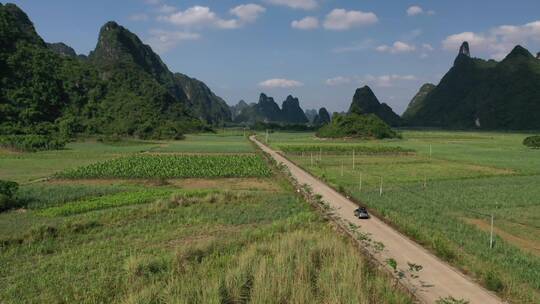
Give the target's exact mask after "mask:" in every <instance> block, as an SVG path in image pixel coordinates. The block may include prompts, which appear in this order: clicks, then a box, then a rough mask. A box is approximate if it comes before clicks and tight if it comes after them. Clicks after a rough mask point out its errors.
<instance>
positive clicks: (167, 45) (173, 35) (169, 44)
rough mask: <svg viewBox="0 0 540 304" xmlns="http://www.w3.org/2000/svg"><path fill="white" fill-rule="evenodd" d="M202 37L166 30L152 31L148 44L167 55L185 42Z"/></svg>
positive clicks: (195, 34)
mask: <svg viewBox="0 0 540 304" xmlns="http://www.w3.org/2000/svg"><path fill="white" fill-rule="evenodd" d="M200 37H201V36H200V35H199V34H197V33H191V32H176V31H165V30H159V29H155V30H150V37H149V39H148V44H150V45H151V46H152V48H153V49H154V50H155V51H156V52H158V53H166V52H167V51H170V50H172V49H174V48H175V47H176V46H177V45H178V44H180V43H181V42H183V41H189V40H197V39H199V38H200Z"/></svg>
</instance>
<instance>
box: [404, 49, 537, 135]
mask: <svg viewBox="0 0 540 304" xmlns="http://www.w3.org/2000/svg"><path fill="white" fill-rule="evenodd" d="M539 59H540V53H539V54H537V56H536V57H535V56H533V55H532V54H531V53H530V52H529V51H528V50H526V49H525V48H523V47H521V46H516V47H515V48H514V49H513V50H512V51H511V52H510V54H508V55H507V56H506V58H504V59H503V60H502V61H500V62H497V61H495V60H487V61H486V60H483V59H478V58H472V57H471V55H470V49H469V44H468V43H467V42H465V43H463V45H462V46H461V48H460V50H459V54H458V56H457V58H456V60H455V62H454V66H453V67H452V68H451V69H450V71H449V72H448V73H447V74H446V75H445V76H444V77H443V78H442V80H441V82H440V83H439V84H438V85H436V86H435V85H432V84H426V85H424V86H422V88H421V89H420V91H419V93H418V94H417V95H416V96H415V97H414V98H413V100H412V101H411V103H410V104H409V107H408V108H407V110H406V111H405V113H404V114H403V119H404V121H405V123H406V125H407V126H419V127H438V128H462V129H491V130H497V129H500V130H539V129H540V60H539Z"/></svg>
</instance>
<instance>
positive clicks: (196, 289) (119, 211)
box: [0, 134, 412, 303]
mask: <svg viewBox="0 0 540 304" xmlns="http://www.w3.org/2000/svg"><path fill="white" fill-rule="evenodd" d="M202 137H205V140H207V141H208V142H210V143H213V145H210V146H206V145H204V144H202V141H200V140H201V138H202ZM230 146H236V147H242V146H243V147H245V148H241V149H239V153H231V150H229V149H230ZM160 149H169V150H168V151H158V150H160ZM254 151H255V150H254V149H253V148H252V146H251V145H250V143H249V142H248V141H247V140H246V139H245V138H244V137H243V136H238V135H231V134H226V135H224V134H217V135H197V136H188V137H187V139H186V140H185V141H177V142H174V141H171V142H147V141H127V142H121V143H102V142H95V141H83V142H74V143H70V144H68V147H67V149H66V150H61V151H48V152H38V153H19V152H17V153H15V152H10V151H2V154H1V158H0V164H1V165H2V166H3V165H6V166H5V167H6V168H8V170H7V171H4V170H2V172H1V173H0V174H2V176H1V177H0V178H1V179H10V180H17V181H21V182H24V183H23V184H22V185H21V187H20V189H19V191H18V192H17V194H16V197H17V201H18V202H19V203H20V206H19V207H18V208H17V209H14V210H11V211H7V212H3V213H0V278H1V279H0V282H1V285H2V288H1V289H0V302H2V303H21V302H22V303H58V302H66V303H178V302H181V303H244V302H253V303H283V302H296V303H412V299H411V298H410V296H409V295H407V294H405V293H403V292H401V291H399V290H397V289H396V288H395V286H394V282H393V280H391V279H390V278H389V277H388V276H387V275H386V274H383V273H381V272H380V271H379V270H377V269H376V268H375V267H374V266H373V265H371V264H370V263H368V261H367V259H366V258H365V257H364V256H362V255H361V254H360V253H359V251H358V250H357V248H356V245H355V244H354V243H353V242H352V241H351V240H350V239H348V238H346V237H345V236H341V235H339V234H336V231H335V229H334V228H333V227H332V226H331V225H330V224H329V223H328V222H327V221H326V220H325V219H323V218H322V216H320V215H319V214H318V213H317V212H316V211H314V210H313V209H312V207H311V206H310V205H309V204H308V203H307V202H305V201H304V200H303V198H301V197H300V196H297V194H296V193H295V191H293V189H292V187H291V186H290V185H289V184H288V182H287V181H286V179H285V178H284V177H282V176H281V175H280V174H279V173H277V172H275V171H274V170H273V169H272V168H271V167H270V166H269V165H268V164H267V162H266V161H265V160H264V159H263V157H262V156H261V155H259V154H257V153H254ZM62 160H65V162H62ZM40 166H41V167H40ZM2 168H4V167H2ZM32 168H37V170H36V171H32ZM186 172H187V173H186ZM224 172H225V173H224ZM42 178H47V179H44V180H37V179H42ZM36 180H37V181H36ZM28 181H32V182H30V183H28ZM74 282H76V283H74Z"/></svg>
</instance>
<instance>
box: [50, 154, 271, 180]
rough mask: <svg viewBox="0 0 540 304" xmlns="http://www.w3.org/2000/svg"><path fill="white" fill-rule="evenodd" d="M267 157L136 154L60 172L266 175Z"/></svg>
mask: <svg viewBox="0 0 540 304" xmlns="http://www.w3.org/2000/svg"><path fill="white" fill-rule="evenodd" d="M270 173H271V172H270V169H268V167H267V165H266V163H265V161H264V160H263V159H262V158H261V157H260V156H255V155H136V156H129V157H123V158H118V159H114V160H109V161H105V162H100V163H95V164H91V165H88V166H85V167H80V168H76V169H72V170H67V171H65V172H61V173H58V174H57V175H56V177H58V178H68V179H85V178H128V179H129V178H186V177H264V176H269V175H270Z"/></svg>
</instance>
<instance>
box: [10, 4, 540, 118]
mask: <svg viewBox="0 0 540 304" xmlns="http://www.w3.org/2000/svg"><path fill="white" fill-rule="evenodd" d="M13 2H14V3H16V4H17V5H19V6H20V7H22V8H23V9H24V10H25V11H26V12H27V13H28V15H29V16H30V18H31V19H32V20H33V21H34V23H35V25H36V27H37V30H38V32H39V34H40V35H41V36H42V37H43V38H44V39H45V40H46V41H48V42H59V41H62V42H65V43H67V44H68V45H70V46H72V47H73V48H75V50H76V51H77V52H78V53H84V54H87V53H88V52H89V51H90V50H92V49H93V48H94V47H95V45H96V41H97V36H98V31H99V28H100V27H101V26H102V25H103V24H104V23H105V22H106V21H109V20H114V21H117V22H118V23H120V24H122V25H124V26H125V27H127V28H128V29H130V30H131V31H132V32H134V33H136V34H137V35H138V36H139V37H140V38H141V39H142V40H143V41H144V42H146V43H149V44H150V45H151V46H152V47H153V48H154V49H155V50H156V51H157V52H158V53H159V54H160V55H161V57H162V59H163V60H164V62H165V63H166V64H167V65H168V66H169V68H170V69H171V70H172V71H174V72H181V73H184V74H187V75H189V76H192V77H196V78H198V79H201V80H203V81H205V82H206V83H207V84H208V85H209V86H210V87H211V89H212V90H213V91H214V92H215V93H216V94H218V95H220V96H222V97H223V98H225V99H226V101H227V102H228V103H229V104H235V103H237V102H238V100H240V99H244V100H246V101H248V102H256V101H257V100H258V95H259V93H260V92H265V93H267V94H268V95H270V96H274V97H275V99H276V101H278V102H279V103H280V102H281V101H282V100H284V99H285V97H286V95H288V94H292V95H294V96H297V97H299V98H300V101H301V104H302V106H303V107H304V108H318V107H321V106H326V107H327V108H328V109H329V110H330V111H342V110H346V109H347V108H348V106H349V104H350V102H351V99H352V96H353V94H354V90H355V89H356V88H358V87H361V86H363V85H366V84H367V85H370V86H371V87H372V89H373V90H374V92H375V93H376V95H377V96H378V97H379V99H380V100H381V102H386V103H388V104H389V105H391V106H392V107H393V108H394V109H395V111H396V112H398V113H401V112H403V111H404V109H405V107H406V106H407V104H408V102H409V101H410V99H411V98H412V96H413V95H414V94H415V93H416V91H417V90H418V88H419V87H420V86H421V85H422V84H423V83H425V82H432V83H435V84H437V83H438V82H439V80H440V78H441V77H442V76H443V75H444V73H446V71H448V69H449V68H450V66H451V65H452V62H453V60H454V58H455V56H456V54H457V51H458V50H457V49H458V47H459V44H460V43H461V41H463V40H469V42H470V43H471V52H472V55H473V56H476V57H482V58H495V59H501V58H502V57H503V56H504V55H505V54H506V53H507V52H509V51H510V50H511V48H512V47H513V46H514V45H515V44H521V45H523V46H525V47H527V48H528V49H529V50H530V51H531V52H533V53H534V54H536V53H537V52H539V51H540V1H538V0H515V1H507V0H475V1H470V0H469V1H465V0H454V1H443V0H431V1H427V0H425V1H402V0H399V1H397V0H394V1H392V0H246V1H236V0H219V1H218V0H214V1H208V0H206V1H204V0H185V1H179V0H117V1H110V0H108V1H107V0H93V1H73V0H48V1H42V0H21V1H13Z"/></svg>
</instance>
